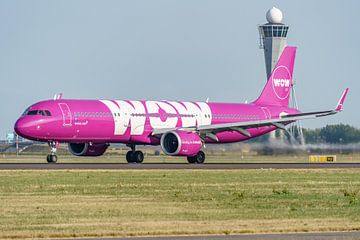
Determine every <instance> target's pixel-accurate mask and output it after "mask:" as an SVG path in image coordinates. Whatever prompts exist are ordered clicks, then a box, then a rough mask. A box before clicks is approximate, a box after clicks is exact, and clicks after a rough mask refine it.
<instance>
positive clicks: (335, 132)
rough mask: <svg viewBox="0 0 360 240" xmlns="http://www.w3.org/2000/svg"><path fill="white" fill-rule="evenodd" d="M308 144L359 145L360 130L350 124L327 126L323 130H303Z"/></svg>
mask: <svg viewBox="0 0 360 240" xmlns="http://www.w3.org/2000/svg"><path fill="white" fill-rule="evenodd" d="M303 133H304V138H305V142H306V143H339V144H348V143H359V142H360V129H358V128H355V127H353V126H350V125H348V124H335V125H326V126H325V127H322V128H316V129H308V128H304V129H303Z"/></svg>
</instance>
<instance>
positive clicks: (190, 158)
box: [187, 156, 196, 163]
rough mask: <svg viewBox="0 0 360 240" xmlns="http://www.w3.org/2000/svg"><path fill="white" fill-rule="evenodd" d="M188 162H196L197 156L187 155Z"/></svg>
mask: <svg viewBox="0 0 360 240" xmlns="http://www.w3.org/2000/svg"><path fill="white" fill-rule="evenodd" d="M187 160H188V163H195V162H196V156H187Z"/></svg>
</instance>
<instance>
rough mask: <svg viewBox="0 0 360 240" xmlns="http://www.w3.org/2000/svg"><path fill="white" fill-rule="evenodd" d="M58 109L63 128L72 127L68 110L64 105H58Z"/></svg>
mask: <svg viewBox="0 0 360 240" xmlns="http://www.w3.org/2000/svg"><path fill="white" fill-rule="evenodd" d="M59 107H60V110H61V113H62V117H63V126H64V127H71V125H72V116H71V112H70V108H69V106H68V105H67V104H66V103H59Z"/></svg>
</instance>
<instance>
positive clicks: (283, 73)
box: [254, 46, 296, 107]
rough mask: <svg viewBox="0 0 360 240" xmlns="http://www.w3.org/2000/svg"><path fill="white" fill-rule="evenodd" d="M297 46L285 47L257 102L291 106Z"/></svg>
mask: <svg viewBox="0 0 360 240" xmlns="http://www.w3.org/2000/svg"><path fill="white" fill-rule="evenodd" d="M295 55H296V47H291V46H287V47H285V48H284V50H283V52H282V54H281V56H280V58H279V60H278V62H277V64H276V66H275V68H274V70H273V71H272V73H271V75H270V77H269V79H268V81H267V83H266V85H265V87H264V89H263V91H262V92H261V94H260V96H259V98H258V99H257V100H256V101H254V103H255V104H261V105H277V106H286V107H287V106H289V98H290V92H291V86H292V76H293V70H294V63H295Z"/></svg>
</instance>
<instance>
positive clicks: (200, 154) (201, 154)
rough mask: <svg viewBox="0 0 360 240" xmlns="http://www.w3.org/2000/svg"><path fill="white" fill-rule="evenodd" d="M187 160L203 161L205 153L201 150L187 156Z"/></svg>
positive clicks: (190, 161) (192, 161) (193, 161)
mask: <svg viewBox="0 0 360 240" xmlns="http://www.w3.org/2000/svg"><path fill="white" fill-rule="evenodd" d="M187 160H188V162H189V163H204V161H205V153H204V152H203V151H199V152H198V153H197V154H196V155H195V156H188V157H187Z"/></svg>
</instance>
